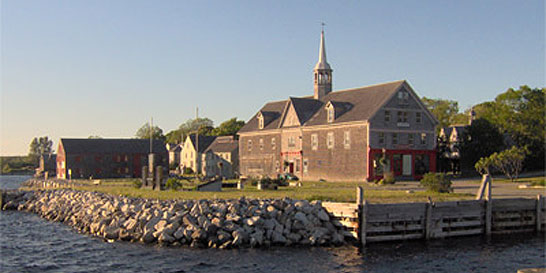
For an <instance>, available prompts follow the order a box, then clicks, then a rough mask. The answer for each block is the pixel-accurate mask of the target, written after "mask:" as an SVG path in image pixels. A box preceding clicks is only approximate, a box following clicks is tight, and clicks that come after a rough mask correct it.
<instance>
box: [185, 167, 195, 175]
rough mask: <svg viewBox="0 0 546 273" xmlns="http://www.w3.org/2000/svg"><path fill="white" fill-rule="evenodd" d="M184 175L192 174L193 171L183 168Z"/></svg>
mask: <svg viewBox="0 0 546 273" xmlns="http://www.w3.org/2000/svg"><path fill="white" fill-rule="evenodd" d="M184 174H193V170H192V169H190V168H184Z"/></svg>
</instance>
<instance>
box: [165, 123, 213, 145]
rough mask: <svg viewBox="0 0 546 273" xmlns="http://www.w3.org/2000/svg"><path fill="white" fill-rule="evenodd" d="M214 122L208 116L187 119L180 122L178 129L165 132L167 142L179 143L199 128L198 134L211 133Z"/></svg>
mask: <svg viewBox="0 0 546 273" xmlns="http://www.w3.org/2000/svg"><path fill="white" fill-rule="evenodd" d="M213 125H214V123H213V122H212V120H210V119H209V118H196V119H188V120H187V121H186V122H184V123H182V124H180V126H179V127H178V129H176V130H172V131H170V132H169V133H167V136H166V137H167V142H168V143H181V142H182V141H184V139H186V137H187V136H188V135H189V134H194V133H195V132H196V131H197V130H198V129H199V134H200V135H211V134H212V130H213V129H214V127H213Z"/></svg>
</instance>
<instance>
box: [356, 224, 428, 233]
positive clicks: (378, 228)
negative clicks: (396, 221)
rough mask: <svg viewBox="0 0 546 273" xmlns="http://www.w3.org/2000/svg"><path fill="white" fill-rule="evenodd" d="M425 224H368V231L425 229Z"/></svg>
mask: <svg viewBox="0 0 546 273" xmlns="http://www.w3.org/2000/svg"><path fill="white" fill-rule="evenodd" d="M423 229H424V227H423V225H406V226H404V225H392V226H387V225H382V226H370V225H367V226H366V230H367V232H368V233H373V232H403V231H415V230H423Z"/></svg>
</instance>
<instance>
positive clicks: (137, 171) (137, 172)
mask: <svg viewBox="0 0 546 273" xmlns="http://www.w3.org/2000/svg"><path fill="white" fill-rule="evenodd" d="M140 158H141V156H140V155H134V156H133V177H140V176H141V175H142V174H141V173H142V170H141V169H142V165H141V163H140Z"/></svg>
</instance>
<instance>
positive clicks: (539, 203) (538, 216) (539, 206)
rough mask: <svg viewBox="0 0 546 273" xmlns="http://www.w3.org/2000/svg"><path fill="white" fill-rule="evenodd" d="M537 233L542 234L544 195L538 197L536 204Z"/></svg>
mask: <svg viewBox="0 0 546 273" xmlns="http://www.w3.org/2000/svg"><path fill="white" fill-rule="evenodd" d="M536 203H537V204H536V216H535V220H536V231H537V232H541V231H542V224H541V223H542V216H543V215H542V195H540V194H539V195H537V202H536Z"/></svg>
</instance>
